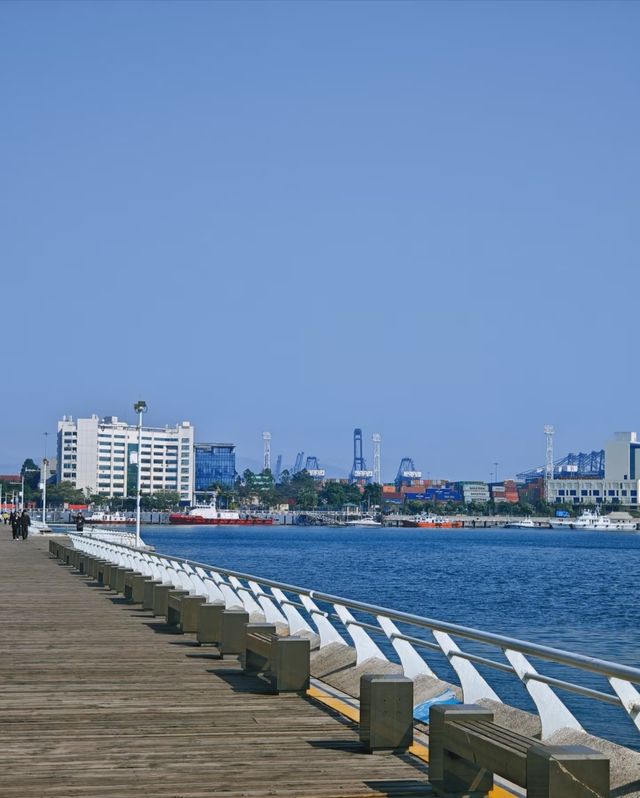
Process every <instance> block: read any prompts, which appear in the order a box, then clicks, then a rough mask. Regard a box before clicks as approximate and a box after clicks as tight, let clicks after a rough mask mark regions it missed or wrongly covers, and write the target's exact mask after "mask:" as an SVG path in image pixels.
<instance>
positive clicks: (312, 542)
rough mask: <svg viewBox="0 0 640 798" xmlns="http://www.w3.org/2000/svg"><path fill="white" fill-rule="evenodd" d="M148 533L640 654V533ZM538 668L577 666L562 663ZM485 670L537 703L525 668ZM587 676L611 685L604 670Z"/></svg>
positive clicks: (636, 658)
mask: <svg viewBox="0 0 640 798" xmlns="http://www.w3.org/2000/svg"><path fill="white" fill-rule="evenodd" d="M143 537H144V540H145V542H147V543H149V544H151V545H153V546H155V547H156V549H157V550H158V551H159V552H163V553H166V554H173V555H176V556H180V557H185V558H189V559H195V560H199V561H201V562H207V563H211V564H214V565H218V566H220V567H223V568H229V569H233V570H238V571H244V572H246V573H251V574H256V575H258V576H263V577H266V578H270V579H274V580H279V581H282V582H287V583H290V584H294V585H299V586H302V587H313V588H315V589H316V590H320V591H324V592H327V593H332V594H334V595H338V596H344V597H346V598H352V599H360V600H362V601H367V602H370V603H373V604H379V605H383V606H386V607H390V608H394V609H398V610H403V611H406V612H412V613H416V614H418V615H423V616H426V617H431V618H437V619H440V620H447V621H452V622H453V623H458V624H463V625H467V626H474V627H477V628H479V629H484V630H487V631H492V632H498V633H501V634H505V635H510V636H512V637H520V638H523V639H525V640H530V641H534V642H539V643H543V644H545V645H550V646H556V647H558V648H566V649H569V650H571V651H575V652H579V653H583V654H588V655H591V656H595V657H601V658H604V659H611V660H614V661H617V662H621V663H625V664H628V665H634V666H638V665H640V636H639V634H638V617H639V614H640V613H639V609H640V603H639V601H638V594H637V587H636V580H637V574H638V570H639V565H640V535H637V534H629V533H626V534H625V533H597V532H585V533H583V532H575V531H571V532H568V531H558V530H438V531H435V530H434V531H431V530H429V531H424V530H418V529H379V530H378V529H374V530H371V529H358V528H353V529H347V530H345V529H333V528H326V527H315V528H314V527H311V528H307V527H179V528H178V527H158V526H149V527H145V528H144V529H143ZM409 631H410V633H411V634H415V630H409ZM377 642H380V641H377ZM465 647H466V648H468V649H469V650H477V651H478V652H479V653H482V654H485V655H487V656H491V657H492V658H497V659H499V658H500V657H499V656H497V652H496V651H495V650H490V649H479V648H477V649H473V648H472V647H471V646H470V645H469V644H465ZM425 658H426V659H427V660H428V661H429V663H430V664H431V665H432V667H433V669H434V670H435V671H436V672H437V673H438V675H440V676H442V677H443V678H452V677H451V673H450V671H449V670H448V663H447V662H446V660H444V659H442V660H441V659H440V658H439V657H438V656H437V655H436V656H435V658H434V656H433V655H431V654H430V653H429V652H425ZM534 664H536V665H537V664H538V663H534ZM539 669H540V670H541V671H542V672H544V673H546V674H549V675H554V676H557V677H559V678H569V679H572V678H573V676H574V675H575V674H574V672H571V674H570V673H569V672H568V671H566V670H565V669H562V668H561V667H560V666H553V665H551V666H549V665H544V666H540V668H539ZM483 673H484V675H485V676H486V677H487V678H488V680H489V681H490V683H491V684H492V685H493V686H494V688H495V689H496V691H497V692H498V693H499V694H500V695H501V697H502V698H503V699H504V700H505V701H507V702H508V703H511V704H516V705H518V706H521V707H522V708H525V709H530V708H531V705H530V704H529V703H528V695H527V693H526V691H524V689H523V688H522V686H521V685H520V683H519V682H518V681H517V680H515V679H513V678H512V677H509V676H508V675H504V674H501V673H498V672H497V671H494V670H489V671H486V670H484V671H483ZM584 684H587V685H589V686H590V687H594V688H596V689H601V690H605V691H608V685H607V683H606V681H605V680H604V679H600V678H599V677H585V681H584ZM561 697H562V699H563V700H565V701H566V703H567V704H568V705H569V706H570V708H571V709H572V711H574V713H575V714H576V715H577V716H578V717H579V719H580V720H581V722H582V723H583V724H584V725H585V727H586V728H587V730H588V731H591V732H593V733H596V734H599V735H601V736H604V737H608V738H609V739H616V740H617V741H619V742H622V743H624V744H626V745H632V746H633V747H638V744H639V743H640V734H638V732H637V731H636V729H635V727H634V726H633V724H632V723H631V721H630V720H629V719H628V718H627V716H626V714H625V713H624V712H623V711H622V710H621V709H617V708H614V707H608V706H605V705H601V704H599V703H595V702H593V701H590V700H586V699H581V698H579V697H576V696H573V695H571V694H567V693H563V694H562V695H561Z"/></svg>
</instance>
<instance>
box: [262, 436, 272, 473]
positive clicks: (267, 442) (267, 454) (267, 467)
mask: <svg viewBox="0 0 640 798" xmlns="http://www.w3.org/2000/svg"><path fill="white" fill-rule="evenodd" d="M262 441H263V443H264V462H263V464H262V468H263V470H264V471H271V433H270V432H263V433H262Z"/></svg>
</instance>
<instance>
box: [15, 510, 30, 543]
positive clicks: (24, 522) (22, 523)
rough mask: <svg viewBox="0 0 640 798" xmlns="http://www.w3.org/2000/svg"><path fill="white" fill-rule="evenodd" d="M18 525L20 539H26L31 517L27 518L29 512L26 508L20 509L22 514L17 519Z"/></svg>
mask: <svg viewBox="0 0 640 798" xmlns="http://www.w3.org/2000/svg"><path fill="white" fill-rule="evenodd" d="M18 526H19V529H20V534H21V535H22V539H23V540H26V539H27V537H28V535H29V527H30V526H31V519H30V518H29V513H28V512H27V511H26V510H23V511H22V515H21V516H20V518H19V521H18Z"/></svg>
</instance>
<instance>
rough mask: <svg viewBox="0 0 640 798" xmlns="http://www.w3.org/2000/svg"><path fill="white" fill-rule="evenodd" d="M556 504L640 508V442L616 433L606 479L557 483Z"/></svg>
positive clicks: (607, 454) (552, 487)
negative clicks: (614, 505) (639, 503)
mask: <svg viewBox="0 0 640 798" xmlns="http://www.w3.org/2000/svg"><path fill="white" fill-rule="evenodd" d="M549 491H550V501H551V503H552V504H619V505H625V506H631V507H637V506H638V495H639V491H640V441H638V438H637V435H636V433H635V432H616V433H615V435H614V437H613V439H612V440H610V441H609V442H608V443H607V444H606V446H605V448H604V479H592V478H584V479H571V477H567V478H563V479H553V480H550V482H549Z"/></svg>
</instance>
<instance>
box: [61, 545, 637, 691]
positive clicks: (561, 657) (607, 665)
mask: <svg viewBox="0 0 640 798" xmlns="http://www.w3.org/2000/svg"><path fill="white" fill-rule="evenodd" d="M76 534H79V533H76ZM117 545H120V546H121V547H122V548H127V549H131V550H132V551H137V549H135V548H134V547H133V546H125V545H124V544H117ZM154 554H155V556H163V557H164V558H165V559H167V560H171V561H172V562H178V563H185V564H186V565H190V566H195V567H198V568H204V569H205V570H209V569H211V570H214V571H216V572H217V573H219V574H224V575H225V576H235V577H236V579H250V580H251V581H252V582H257V583H258V584H259V585H266V586H267V587H275V588H278V589H279V590H286V591H287V592H289V593H297V594H298V595H301V596H309V598H312V599H315V600H317V601H323V602H326V603H327V604H341V605H342V606H343V607H347V608H349V609H352V610H359V611H361V612H364V613H367V614H369V615H382V616H384V617H386V618H390V619H391V620H394V621H398V622H400V623H407V624H409V625H411V626H418V627H421V628H423V629H428V630H430V631H431V630H434V629H435V630H436V631H439V632H447V633H449V634H453V635H455V636H456V637H464V638H467V639H468V640H474V641H475V642H477V643H486V644H487V645H493V646H497V647H498V648H503V649H504V648H509V649H512V650H513V651H520V652H521V653H522V654H529V655H530V656H534V657H540V658H541V659H548V660H552V661H554V662H558V663H560V664H562V665H570V666H573V667H576V668H580V669H581V670H586V671H590V672H592V673H598V674H600V675H602V676H614V677H616V678H618V679H625V680H627V681H630V682H633V683H634V684H640V668H634V667H632V666H630V665H619V664H618V663H616V662H612V661H610V660H604V659H599V658H597V657H589V656H587V655H585V654H574V653H572V652H570V651H565V650H563V649H561V648H554V647H551V646H543V645H540V644H539V643H529V642H527V641H526V640H519V639H518V638H516V637H507V636H505V635H499V634H494V633H492V632H483V631H481V630H479V629H473V628H472V627H469V626H461V625H459V624H455V623H450V622H449V621H438V620H435V619H433V618H425V617H422V616H420V615H414V614H412V613H408V612H401V611H399V610H390V609H388V608H386V607H381V606H379V605H376V604H367V603H366V602H364V601H354V600H353V599H346V598H343V597H342V596H334V595H332V594H331V593H323V592H321V591H317V590H311V589H309V588H305V587H300V586H299V585H292V584H288V583H287V582H277V581H276V580H275V579H267V578H265V577H261V576H255V575H254V574H247V573H244V572H243V571H234V570H231V569H229V568H220V567H218V566H217V565H212V564H211V563H202V562H199V561H197V560H188V559H185V558H184V557H174V556H173V555H158V554H156V553H155V552H154Z"/></svg>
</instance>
